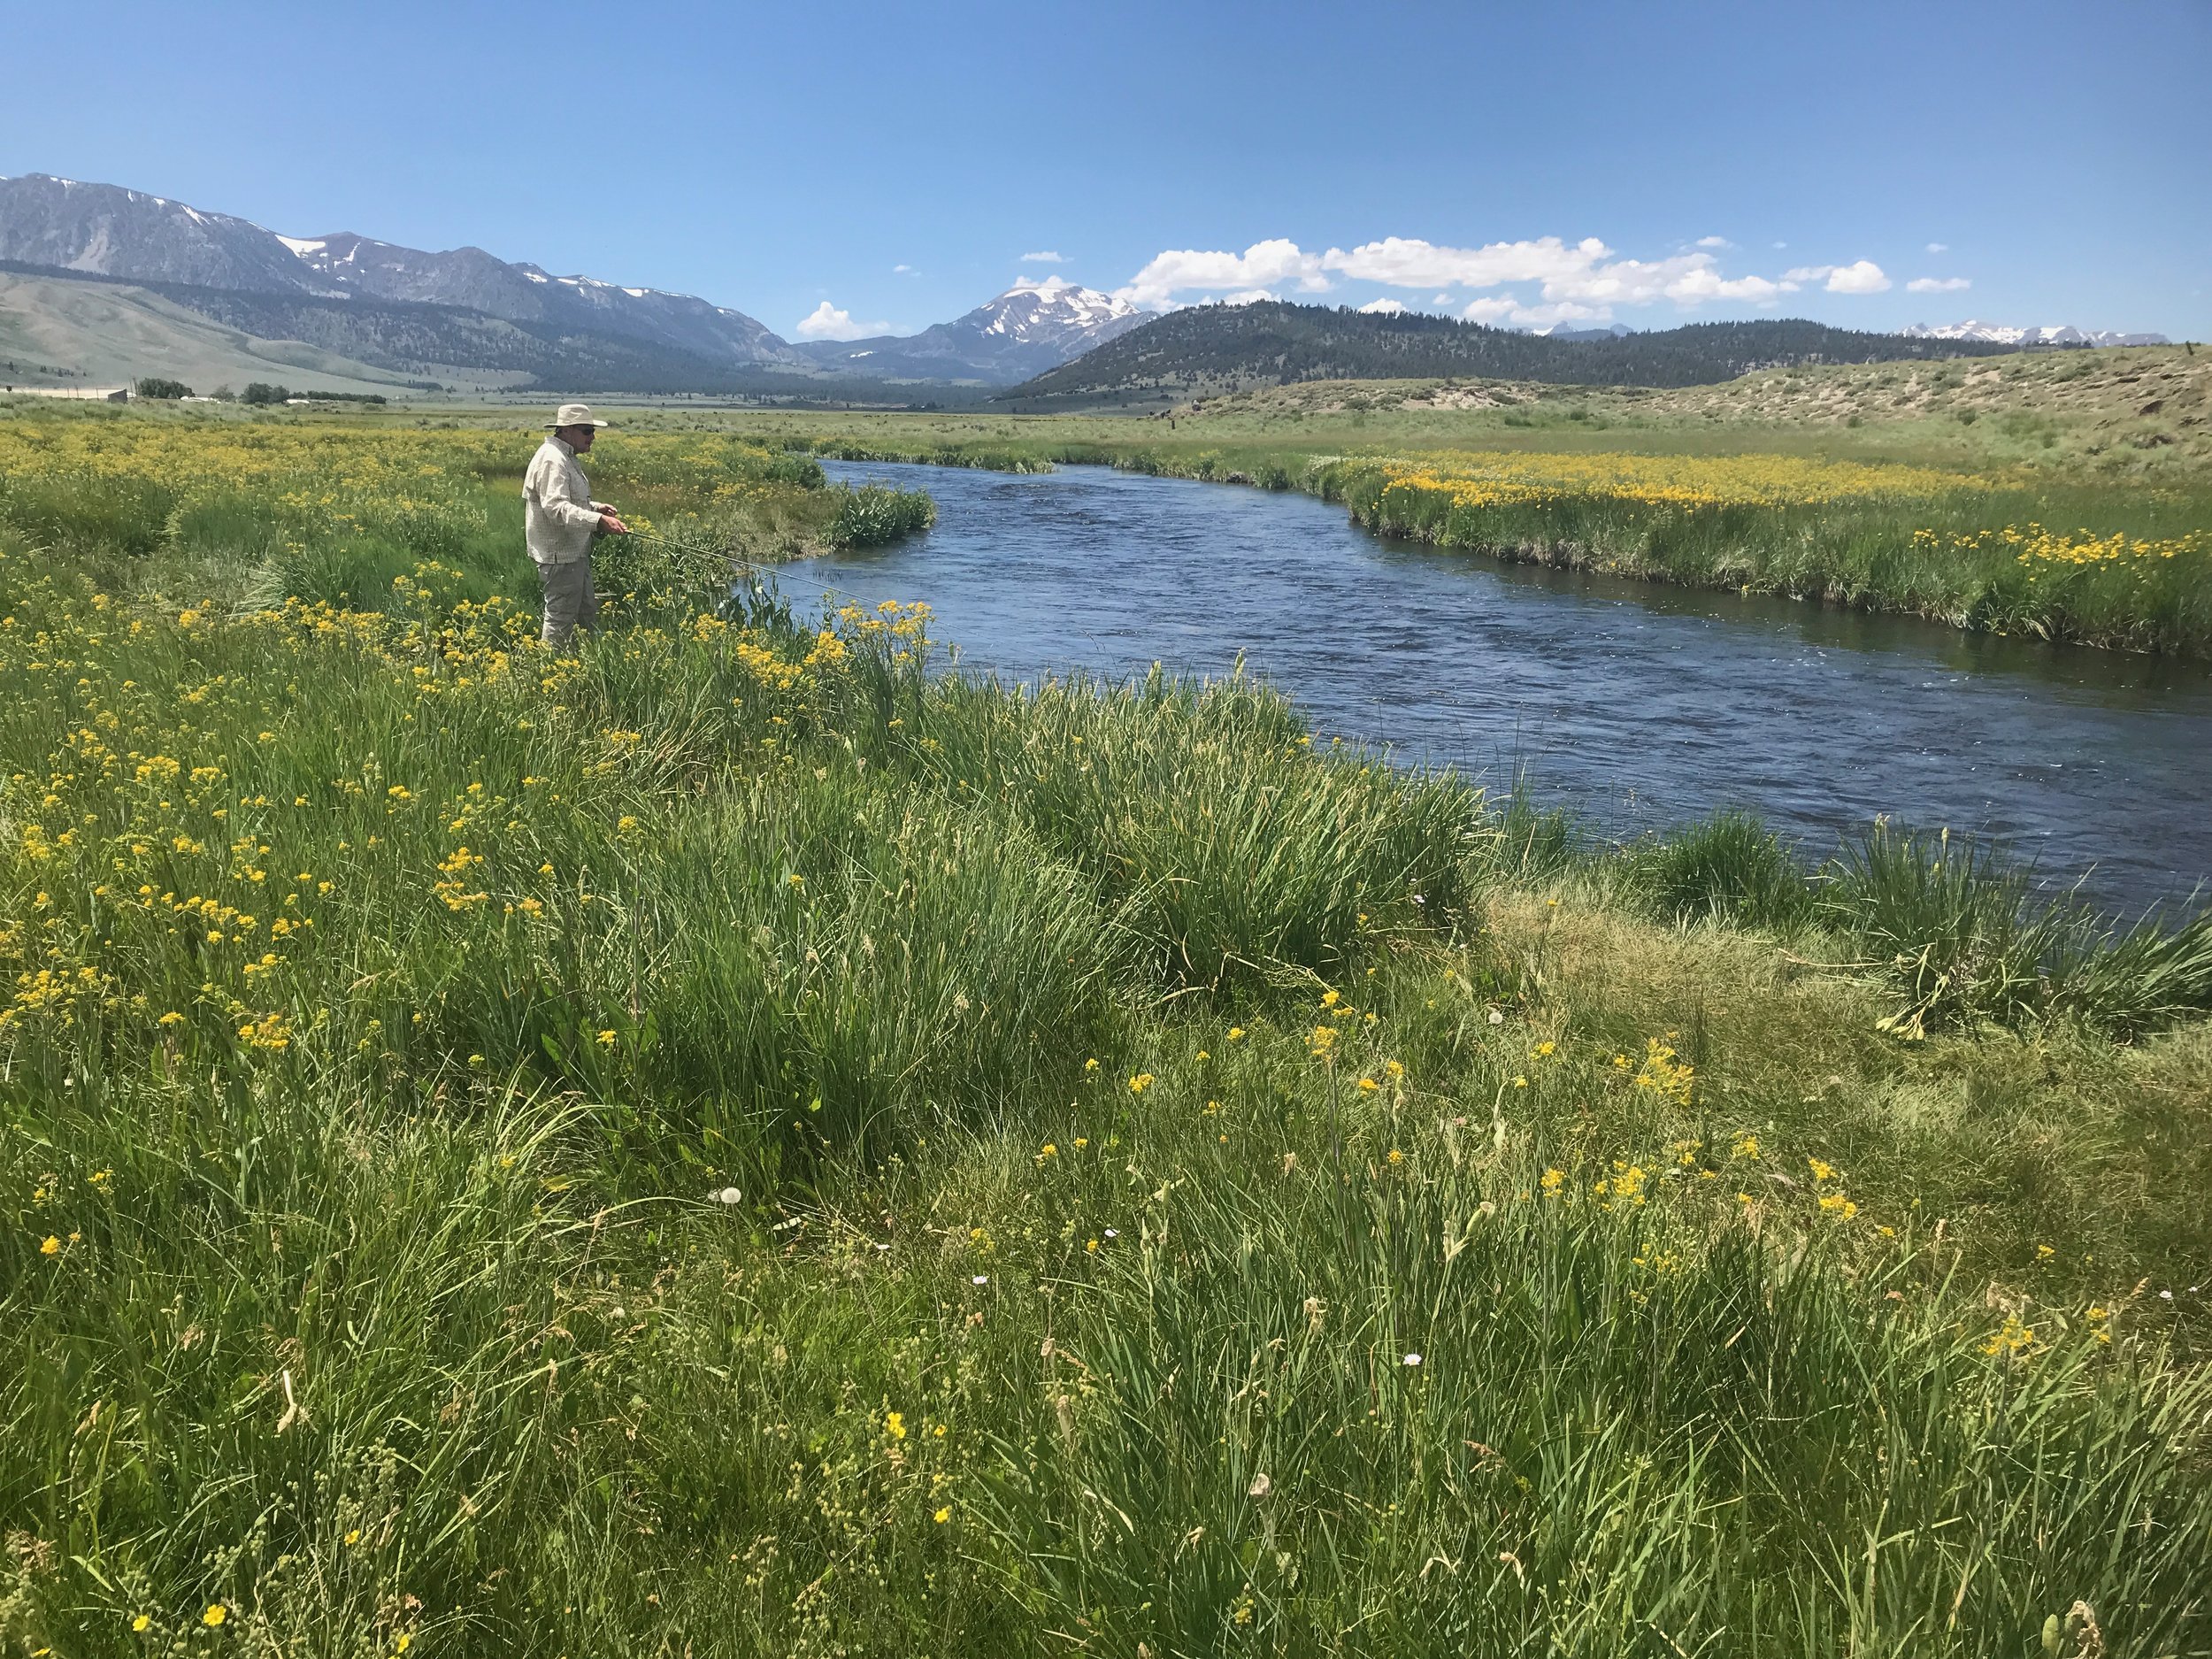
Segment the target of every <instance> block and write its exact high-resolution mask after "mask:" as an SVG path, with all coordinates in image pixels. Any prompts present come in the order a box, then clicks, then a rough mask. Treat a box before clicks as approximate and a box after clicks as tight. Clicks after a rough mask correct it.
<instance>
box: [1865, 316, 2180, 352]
mask: <svg viewBox="0 0 2212 1659" xmlns="http://www.w3.org/2000/svg"><path fill="white" fill-rule="evenodd" d="M1898 333H1900V334H1903V335H1905V336H1906V337H1907V338H1909V339H1913V340H1986V341H1991V342H1995V343H1996V344H1998V345H2004V346H2170V345H2171V344H2173V342H2172V341H2170V340H2169V339H2167V338H2166V336H2165V335H2163V334H2123V333H2122V332H2121V331H2120V330H2118V329H2116V328H2076V327H2073V326H2070V325H2067V324H2061V325H2059V326H2055V327H2042V328H2016V327H2014V326H2011V325H2010V324H2008V323H1984V322H1977V321H1975V320H1974V319H1972V318H1969V319H1967V320H1966V321H1964V322H1962V323H1939V324H1937V325H1935V326H1930V325H1928V324H1926V323H1913V324H1910V325H1909V326H1906V327H1904V328H1901V329H1899V330H1898Z"/></svg>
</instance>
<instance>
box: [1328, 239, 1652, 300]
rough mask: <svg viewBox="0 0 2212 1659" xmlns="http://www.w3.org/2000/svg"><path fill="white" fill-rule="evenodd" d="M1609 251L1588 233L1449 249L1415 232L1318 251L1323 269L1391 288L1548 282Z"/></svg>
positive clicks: (1587, 265) (1580, 269) (1584, 266)
mask: <svg viewBox="0 0 2212 1659" xmlns="http://www.w3.org/2000/svg"><path fill="white" fill-rule="evenodd" d="M1612 251H1613V250H1611V249H1610V248H1608V247H1607V246H1606V245H1605V244H1604V243H1603V242H1600V241H1599V240H1598V239H1597V238H1596V237H1594V236H1586V237H1585V238H1584V239H1583V240H1582V241H1580V242H1577V243H1575V244H1574V245H1573V246H1572V247H1569V246H1568V245H1567V244H1566V243H1565V242H1562V241H1561V240H1560V239H1559V238H1558V237H1556V236H1540V237H1538V238H1537V239H1536V240H1535V241H1533V242H1489V243H1487V244H1486V245H1485V246H1483V247H1480V248H1451V247H1445V246H1440V245H1439V244H1438V243H1435V242H1423V241H1421V240H1420V239H1419V238H1418V237H1404V236H1386V237H1384V238H1383V239H1382V240H1381V241H1380V242H1362V243H1361V244H1360V245H1359V246H1358V247H1356V248H1355V249H1353V250H1351V252H1349V253H1346V252H1345V251H1344V250H1342V249H1340V248H1332V249H1330V250H1329V251H1328V252H1326V253H1325V254H1323V255H1322V256H1321V259H1320V262H1321V265H1322V267H1323V268H1324V269H1325V270H1329V271H1335V272H1340V273H1343V274H1344V275H1346V276H1348V277H1352V278H1355V279H1356V280H1363V281H1369V282H1386V283H1388V284H1389V285H1390V286H1391V287H1392V288H1450V287H1455V286H1456V287H1459V288H1495V287H1497V286H1498V285H1499V284H1500V283H1501V282H1540V281H1554V280H1561V279H1564V278H1568V277H1571V276H1573V275H1575V274H1576V273H1580V272H1583V271H1586V270H1588V269H1589V268H1590V267H1591V266H1592V265H1594V264H1596V263H1597V261H1599V260H1600V259H1602V258H1604V257H1607V256H1608V255H1609V254H1610V253H1611V252H1612Z"/></svg>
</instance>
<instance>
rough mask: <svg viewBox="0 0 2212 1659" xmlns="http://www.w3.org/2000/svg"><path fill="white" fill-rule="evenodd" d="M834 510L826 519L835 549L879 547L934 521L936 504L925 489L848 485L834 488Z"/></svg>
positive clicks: (935, 519)
mask: <svg viewBox="0 0 2212 1659" xmlns="http://www.w3.org/2000/svg"><path fill="white" fill-rule="evenodd" d="M836 496H837V513H836V516H835V517H834V518H832V519H831V520H830V525H829V533H828V534H829V543H830V545H831V546H832V547H837V548H862V547H881V546H883V545H884V544H885V543H886V542H889V541H898V540H899V539H900V538H901V537H902V536H909V535H913V534H917V533H918V532H920V531H923V530H926V529H928V528H929V527H930V526H932V525H933V524H934V523H936V522H937V503H935V502H933V501H932V500H931V499H930V498H929V493H928V492H927V491H926V490H919V489H894V488H890V487H888V486H887V485H883V484H865V485H863V486H862V487H861V488H858V489H854V488H851V487H850V486H849V485H847V486H843V487H841V488H839V489H838V490H837V491H836Z"/></svg>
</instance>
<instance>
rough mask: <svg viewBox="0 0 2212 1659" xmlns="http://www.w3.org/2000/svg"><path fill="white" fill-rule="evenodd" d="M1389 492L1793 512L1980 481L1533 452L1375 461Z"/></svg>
mask: <svg viewBox="0 0 2212 1659" xmlns="http://www.w3.org/2000/svg"><path fill="white" fill-rule="evenodd" d="M1383 470H1384V472H1385V474H1386V478H1387V480H1388V481H1387V482H1386V484H1385V485H1384V487H1383V495H1382V502H1381V508H1382V511H1384V513H1385V514H1386V516H1388V515H1389V513H1390V511H1391V509H1392V507H1393V506H1394V505H1395V504H1398V503H1394V502H1393V500H1392V497H1393V496H1394V495H1395V496H1399V497H1402V498H1403V503H1404V504H1405V505H1408V506H1410V505H1412V504H1413V502H1414V501H1415V499H1417V498H1424V497H1425V498H1427V499H1428V500H1430V501H1432V502H1440V503H1444V504H1446V505H1448V506H1449V507H1455V508H1457V507H1492V506H1501V505H1533V506H1542V505H1545V504H1548V503H1554V502H1565V501H1585V502H1623V503H1636V504H1639V505H1644V506H1672V507H1690V508H1695V507H1729V506H1763V507H1796V506H1818V505H1822V504H1824V503H1831V502H1839V501H1860V500H1867V499H1872V498H1881V497H1889V498H1895V497H1906V498H1921V497H1925V496H1931V495H1944V494H1948V493H1950V492H1952V491H1955V490H1960V489H1986V488H1991V486H1990V485H1989V483H1988V482H1987V481H1986V480H1982V479H1979V478H1974V477H1970V476H1966V475H1963V474H1960V473H1955V472H1938V471H1935V470H1934V469H1932V468H1929V467H1919V466H1898V465H1860V464H1858V463H1855V462H1848V461H1814V460H1807V459H1803V458H1801V457H1795V456H1786V455H1735V456H1681V455H1622V454H1608V455H1540V454H1518V453H1514V452H1510V451H1499V450H1487V451H1457V452H1443V453H1439V454H1434V455H1428V456H1423V457H1418V458H1417V459H1412V460H1394V461H1389V462H1386V463H1385V464H1384V469H1383Z"/></svg>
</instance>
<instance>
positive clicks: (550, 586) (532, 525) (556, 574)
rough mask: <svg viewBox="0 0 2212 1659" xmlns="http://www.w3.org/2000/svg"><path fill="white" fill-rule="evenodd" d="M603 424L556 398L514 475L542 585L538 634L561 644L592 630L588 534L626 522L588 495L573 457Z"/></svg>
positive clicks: (622, 527) (610, 531)
mask: <svg viewBox="0 0 2212 1659" xmlns="http://www.w3.org/2000/svg"><path fill="white" fill-rule="evenodd" d="M607 424H608V423H607V422H605V421H603V420H595V419H592V414H591V411H590V409H589V408H588V407H587V406H586V405H584V404H582V403H563V404H562V405H561V406H560V408H559V410H557V411H556V412H555V414H554V416H553V419H551V420H550V421H549V422H548V423H547V432H548V434H549V435H548V436H547V438H546V440H545V442H543V443H541V444H540V445H539V446H538V452H537V454H535V455H534V456H532V457H530V470H529V471H528V472H526V473H524V474H523V478H522V534H523V541H524V542H525V544H526V546H527V547H528V548H529V549H530V559H531V562H532V563H533V564H534V565H536V566H537V567H538V581H539V583H540V585H541V587H542V588H544V589H545V625H544V627H543V628H542V630H541V634H540V637H541V638H542V639H543V640H544V641H545V642H546V643H547V644H548V645H551V646H565V645H566V644H567V643H568V642H569V641H570V639H571V638H572V637H573V636H574V634H575V632H576V630H577V629H578V628H584V629H586V630H596V629H597V627H598V626H599V594H598V591H597V590H596V589H595V588H593V587H592V585H591V540H592V538H593V537H594V536H596V535H627V534H630V526H628V525H626V524H624V523H623V522H622V520H621V518H619V517H618V516H617V515H616V512H615V510H614V509H613V508H611V507H610V506H609V505H607V503H605V502H603V501H594V500H593V499H592V498H591V482H590V480H588V479H587V478H585V476H584V469H583V468H582V467H580V466H579V465H577V464H576V457H578V456H580V455H585V454H588V453H589V451H590V449H591V445H592V440H593V439H595V438H596V437H597V436H598V435H599V433H600V430H601V428H603V427H604V426H606V425H607Z"/></svg>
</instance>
